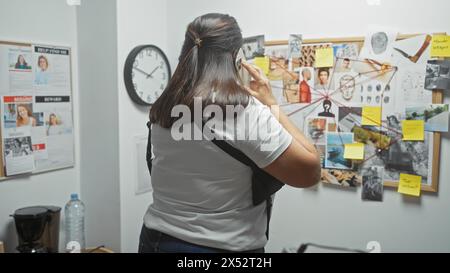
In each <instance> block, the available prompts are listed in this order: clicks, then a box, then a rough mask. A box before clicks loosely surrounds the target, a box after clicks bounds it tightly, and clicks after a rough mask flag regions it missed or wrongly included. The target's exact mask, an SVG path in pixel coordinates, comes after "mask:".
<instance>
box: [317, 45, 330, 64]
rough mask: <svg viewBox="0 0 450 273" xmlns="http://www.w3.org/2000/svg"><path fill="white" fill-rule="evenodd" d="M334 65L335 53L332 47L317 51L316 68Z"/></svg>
mask: <svg viewBox="0 0 450 273" xmlns="http://www.w3.org/2000/svg"><path fill="white" fill-rule="evenodd" d="M333 64H334V52H333V48H332V47H325V48H318V49H316V61H315V63H314V66H315V67H332V66H333Z"/></svg>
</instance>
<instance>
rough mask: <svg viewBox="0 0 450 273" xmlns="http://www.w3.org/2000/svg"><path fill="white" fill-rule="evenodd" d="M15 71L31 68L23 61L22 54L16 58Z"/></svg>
mask: <svg viewBox="0 0 450 273" xmlns="http://www.w3.org/2000/svg"><path fill="white" fill-rule="evenodd" d="M15 69H31V67H30V66H29V65H28V63H27V61H26V60H25V57H24V56H23V55H22V54H21V55H19V56H17V62H16V65H15Z"/></svg>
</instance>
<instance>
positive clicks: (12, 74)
mask: <svg viewBox="0 0 450 273" xmlns="http://www.w3.org/2000/svg"><path fill="white" fill-rule="evenodd" d="M32 62H33V55H32V52H31V47H29V46H25V47H22V46H12V47H10V48H9V92H26V91H30V90H31V89H32V78H33V73H32V72H33V71H32Z"/></svg>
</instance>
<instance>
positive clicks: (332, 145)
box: [325, 133, 353, 170]
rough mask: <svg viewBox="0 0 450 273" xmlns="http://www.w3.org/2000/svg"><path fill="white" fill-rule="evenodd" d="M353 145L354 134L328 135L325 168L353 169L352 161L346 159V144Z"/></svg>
mask: <svg viewBox="0 0 450 273" xmlns="http://www.w3.org/2000/svg"><path fill="white" fill-rule="evenodd" d="M350 143H353V134H352V133H327V154H326V158H325V167H326V168H332V169H344V170H349V169H352V167H353V164H352V160H349V159H345V158H344V149H345V144H350Z"/></svg>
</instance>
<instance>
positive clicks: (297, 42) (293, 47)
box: [288, 34, 303, 59]
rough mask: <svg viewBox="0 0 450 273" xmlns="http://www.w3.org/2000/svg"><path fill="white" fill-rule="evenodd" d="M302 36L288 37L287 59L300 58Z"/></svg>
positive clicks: (292, 35) (293, 35)
mask: <svg viewBox="0 0 450 273" xmlns="http://www.w3.org/2000/svg"><path fill="white" fill-rule="evenodd" d="M302 41H303V38H302V35H301V34H291V35H289V55H288V59H291V58H300V57H301V56H302Z"/></svg>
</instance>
